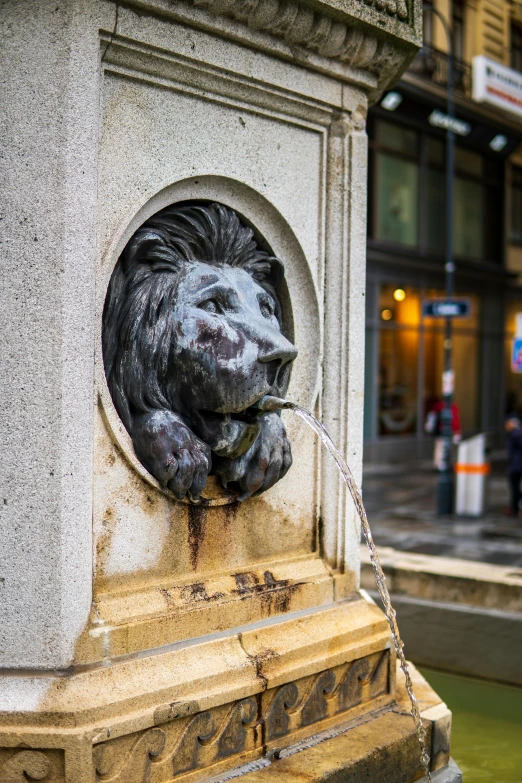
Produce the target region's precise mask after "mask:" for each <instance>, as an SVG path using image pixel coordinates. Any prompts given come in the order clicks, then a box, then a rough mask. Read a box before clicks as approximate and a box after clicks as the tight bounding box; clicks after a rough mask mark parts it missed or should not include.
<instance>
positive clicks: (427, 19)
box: [422, 0, 433, 46]
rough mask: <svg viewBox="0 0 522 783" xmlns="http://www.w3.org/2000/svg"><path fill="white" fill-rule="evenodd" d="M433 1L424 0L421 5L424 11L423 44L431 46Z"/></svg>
mask: <svg viewBox="0 0 522 783" xmlns="http://www.w3.org/2000/svg"><path fill="white" fill-rule="evenodd" d="M432 8H433V2H432V0H426V2H424V3H423V5H422V10H423V12H424V37H423V41H424V46H433V11H432Z"/></svg>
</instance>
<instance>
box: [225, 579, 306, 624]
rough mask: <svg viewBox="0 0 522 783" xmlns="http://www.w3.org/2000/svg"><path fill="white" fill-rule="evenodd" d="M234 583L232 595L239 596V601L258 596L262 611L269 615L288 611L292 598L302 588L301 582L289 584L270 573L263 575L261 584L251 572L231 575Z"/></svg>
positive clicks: (286, 580) (287, 580) (288, 581)
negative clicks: (234, 587)
mask: <svg viewBox="0 0 522 783" xmlns="http://www.w3.org/2000/svg"><path fill="white" fill-rule="evenodd" d="M232 576H233V577H234V580H235V582H236V589H235V590H233V591H232V592H233V593H236V594H238V595H239V596H240V598H241V600H244V599H245V598H249V597H251V596H254V595H259V597H260V599H261V603H262V606H263V610H264V611H265V613H266V614H268V615H271V614H273V613H276V614H284V612H286V611H288V607H289V604H290V600H291V598H292V596H293V595H294V594H295V593H296V592H297V591H298V590H299V589H300V588H301V587H302V585H303V583H302V582H295V583H294V584H291V583H290V580H289V579H276V578H275V577H274V575H273V573H272V572H271V571H265V572H264V573H263V581H262V582H261V581H260V580H259V578H258V576H257V574H255V573H254V572H252V571H243V572H242V573H238V574H232Z"/></svg>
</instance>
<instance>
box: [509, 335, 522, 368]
mask: <svg viewBox="0 0 522 783" xmlns="http://www.w3.org/2000/svg"><path fill="white" fill-rule="evenodd" d="M511 371H512V372H522V338H521V337H515V339H514V340H513V343H512V345H511Z"/></svg>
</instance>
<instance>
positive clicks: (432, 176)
mask: <svg viewBox="0 0 522 783" xmlns="http://www.w3.org/2000/svg"><path fill="white" fill-rule="evenodd" d="M426 190H427V214H426V245H427V247H428V250H429V251H430V252H432V253H438V254H439V255H442V254H443V253H444V249H445V243H446V177H445V174H444V172H443V171H440V170H437V169H432V168H429V169H428V173H427V178H426Z"/></svg>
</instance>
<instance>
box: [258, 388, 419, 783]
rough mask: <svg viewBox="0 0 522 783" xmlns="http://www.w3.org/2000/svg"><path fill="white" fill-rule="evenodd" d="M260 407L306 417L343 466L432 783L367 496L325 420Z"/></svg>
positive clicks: (285, 404)
mask: <svg viewBox="0 0 522 783" xmlns="http://www.w3.org/2000/svg"><path fill="white" fill-rule="evenodd" d="M257 407H258V408H260V409H261V410H263V411H277V410H282V409H286V410H292V411H294V413H296V414H297V416H299V417H300V418H301V419H303V420H304V421H305V422H306V423H307V424H308V426H309V427H311V428H312V429H313V430H314V432H315V433H316V434H317V435H318V436H319V438H320V439H321V441H322V442H323V444H324V446H325V447H326V448H327V449H328V451H329V452H330V454H331V455H332V457H333V458H334V460H335V462H336V464H337V467H338V468H339V471H340V473H341V475H342V477H343V479H344V482H345V484H346V486H347V487H348V490H349V492H350V495H351V496H352V500H353V502H354V505H355V508H356V511H357V514H358V516H359V519H360V520H361V527H362V531H363V534H364V538H365V540H366V544H367V545H368V549H369V551H370V560H371V563H372V566H373V571H374V574H375V581H376V582H377V590H378V592H379V596H380V599H381V601H382V604H383V607H384V614H385V615H386V619H387V620H388V623H389V626H390V630H391V634H392V637H393V644H394V647H395V652H396V653H397V657H398V658H399V661H400V667H401V669H402V671H403V673H404V677H405V680H406V690H407V692H408V696H409V698H410V702H411V715H412V718H413V722H414V724H415V731H416V733H417V738H418V740H419V745H420V750H421V762H422V766H423V768H424V772H425V774H426V781H427V783H431V774H430V756H429V753H428V751H427V749H426V730H425V728H424V726H423V723H422V719H421V716H420V712H419V705H418V703H417V699H416V696H415V694H414V692H413V683H412V680H411V675H410V670H409V667H408V663H407V661H406V658H405V655H404V643H403V641H402V639H401V637H400V634H399V627H398V625H397V616H396V613H395V609H394V608H393V606H392V603H391V599H390V593H389V591H388V587H387V585H386V577H385V576H384V572H383V570H382V567H381V563H380V560H379V555H378V554H377V549H376V547H375V542H374V540H373V536H372V531H371V529H370V524H369V522H368V517H367V516H366V511H365V508H364V504H363V499H362V496H361V493H360V491H359V488H358V486H357V484H356V482H355V479H354V477H353V475H352V472H351V470H350V468H349V467H348V463H347V462H346V460H345V459H344V457H343V456H342V454H341V452H340V451H339V449H338V448H337V447H336V445H335V444H334V442H333V441H332V439H331V437H330V435H329V434H328V431H327V430H326V428H325V427H324V425H323V424H321V422H320V421H319V420H318V419H316V418H315V416H313V415H312V414H311V413H310V412H309V411H307V410H305V409H304V408H301V407H300V406H299V405H296V404H295V403H293V402H289V401H287V400H282V399H280V398H279V397H271V396H269V395H267V396H265V397H263V398H262V399H261V400H260V401H259V403H258V404H257Z"/></svg>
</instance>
